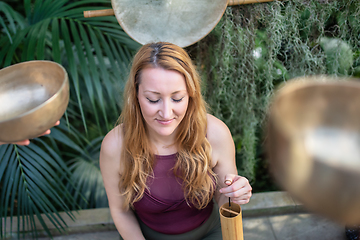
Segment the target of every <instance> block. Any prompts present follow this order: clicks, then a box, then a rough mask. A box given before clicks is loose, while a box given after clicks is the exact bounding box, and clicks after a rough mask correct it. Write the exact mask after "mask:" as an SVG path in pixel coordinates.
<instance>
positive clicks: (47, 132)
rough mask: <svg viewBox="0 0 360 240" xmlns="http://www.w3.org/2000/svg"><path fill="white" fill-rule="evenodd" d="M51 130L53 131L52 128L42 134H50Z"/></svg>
mask: <svg viewBox="0 0 360 240" xmlns="http://www.w3.org/2000/svg"><path fill="white" fill-rule="evenodd" d="M50 132H51V131H50V129H48V130H46V131H45V132H44V133H43V134H41V135H40V136H44V135H48V134H50Z"/></svg>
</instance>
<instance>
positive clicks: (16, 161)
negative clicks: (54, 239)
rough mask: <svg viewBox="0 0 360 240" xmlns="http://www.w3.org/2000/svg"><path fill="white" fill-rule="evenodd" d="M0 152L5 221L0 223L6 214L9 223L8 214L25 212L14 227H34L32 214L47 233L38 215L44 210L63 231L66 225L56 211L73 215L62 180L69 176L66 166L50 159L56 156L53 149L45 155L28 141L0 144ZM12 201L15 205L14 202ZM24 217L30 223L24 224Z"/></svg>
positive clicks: (19, 214) (2, 203)
mask: <svg viewBox="0 0 360 240" xmlns="http://www.w3.org/2000/svg"><path fill="white" fill-rule="evenodd" d="M42 143H43V144H45V143H44V142H42ZM0 152H1V153H4V155H2V158H1V159H0V160H1V161H0V170H1V173H2V174H1V175H0V179H1V186H2V189H1V206H3V207H2V208H1V210H0V213H1V218H2V219H4V220H5V223H4V224H6V216H8V215H9V216H11V218H10V222H11V223H12V216H13V215H14V213H15V212H16V215H18V217H20V216H25V215H29V217H28V218H22V221H23V222H22V224H21V223H20V222H18V228H20V227H21V226H22V227H24V226H26V225H29V224H30V226H35V222H34V221H35V218H33V217H32V216H33V215H36V217H37V219H38V220H39V221H40V223H41V224H42V226H43V228H44V229H45V230H46V231H47V233H48V234H49V235H50V236H51V233H50V231H49V230H48V227H47V226H46V224H45V222H44V219H43V217H42V216H41V213H45V215H46V217H47V218H48V219H49V220H50V221H51V222H52V223H53V225H54V226H55V227H56V228H57V229H58V230H59V231H64V227H65V226H66V224H65V222H64V221H63V220H62V218H61V217H60V215H59V214H58V211H59V210H61V211H65V212H66V213H67V214H68V215H69V217H71V218H73V215H72V214H71V212H70V209H69V207H68V203H69V202H73V199H72V196H71V193H70V192H68V191H67V189H66V187H65V184H64V183H63V179H69V170H68V169H67V167H66V165H64V164H58V163H57V162H56V161H54V158H55V159H59V156H56V154H55V153H54V152H51V153H50V154H49V153H47V152H45V151H44V150H42V149H41V148H39V147H38V146H37V145H35V144H30V145H29V146H28V147H17V146H16V145H9V146H7V145H3V146H1V147H0ZM15 199H16V200H17V201H15ZM15 202H17V206H15V205H14V203H15ZM19 219H20V218H19ZM25 219H26V221H30V222H28V223H27V224H26V223H25ZM11 229H12V226H11ZM19 230H20V229H18V231H19ZM1 237H3V235H2V236H1ZM34 237H36V236H34Z"/></svg>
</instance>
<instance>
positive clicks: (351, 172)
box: [266, 76, 360, 225]
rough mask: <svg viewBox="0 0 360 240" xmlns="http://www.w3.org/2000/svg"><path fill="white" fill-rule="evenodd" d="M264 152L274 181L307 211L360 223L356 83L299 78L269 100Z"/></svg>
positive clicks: (359, 131)
mask: <svg viewBox="0 0 360 240" xmlns="http://www.w3.org/2000/svg"><path fill="white" fill-rule="evenodd" d="M268 120H269V121H268V128H267V130H268V136H267V142H266V146H267V152H268V156H269V160H270V171H271V173H272V175H273V176H274V178H275V180H276V181H277V182H278V184H279V185H280V186H281V187H282V188H283V189H285V190H286V191H288V192H289V193H290V195H292V196H293V197H294V198H295V199H297V200H299V202H301V203H303V205H304V207H305V208H307V209H308V210H309V211H312V212H314V213H318V214H320V215H323V216H324V217H327V218H329V219H332V220H335V221H337V222H339V223H343V224H354V225H356V224H357V225H359V224H360V83H359V82H357V81H356V80H352V81H339V80H334V79H329V78H327V77H323V76H314V77H310V78H303V79H297V80H294V81H290V82H289V83H287V84H286V85H285V86H283V87H282V88H281V89H280V90H279V91H278V92H277V93H276V94H275V97H274V99H273V102H272V105H271V108H270V113H269V119H268Z"/></svg>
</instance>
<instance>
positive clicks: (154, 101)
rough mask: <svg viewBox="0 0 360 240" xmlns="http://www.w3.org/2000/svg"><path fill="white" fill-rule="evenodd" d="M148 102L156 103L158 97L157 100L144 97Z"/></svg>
mask: <svg viewBox="0 0 360 240" xmlns="http://www.w3.org/2000/svg"><path fill="white" fill-rule="evenodd" d="M146 99H147V100H148V101H149V102H150V103H157V102H159V101H160V99H158V100H151V99H149V98H146Z"/></svg>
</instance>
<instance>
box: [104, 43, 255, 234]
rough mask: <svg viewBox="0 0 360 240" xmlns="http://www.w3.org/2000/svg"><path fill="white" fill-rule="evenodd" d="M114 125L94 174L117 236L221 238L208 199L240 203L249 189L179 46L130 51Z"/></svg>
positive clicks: (227, 133)
mask: <svg viewBox="0 0 360 240" xmlns="http://www.w3.org/2000/svg"><path fill="white" fill-rule="evenodd" d="M119 120H120V124H119V125H117V126H116V127H115V128H114V129H113V130H111V131H110V132H109V133H108V134H107V135H106V136H105V138H104V140H103V143H102V146H101V152H100V168H101V172H102V176H103V180H104V185H105V189H106V193H107V196H108V200H109V207H110V211H111V215H112V218H113V220H114V223H115V225H116V228H117V229H118V231H119V233H120V235H121V236H122V238H123V239H131V240H136V239H156V240H161V239H166V240H172V239H187V240H190V239H222V237H221V228H220V220H219V215H218V210H217V208H216V207H214V204H213V201H212V199H213V198H214V199H215V200H216V202H217V203H218V205H220V206H221V205H222V204H224V203H226V202H227V201H228V199H229V198H231V201H232V202H234V203H237V204H245V203H248V202H249V199H250V197H251V186H250V185H249V182H248V180H247V179H246V178H244V177H241V176H238V175H237V169H236V165H235V147H234V143H233V140H232V137H231V134H230V131H229V129H228V128H227V127H226V125H225V124H224V123H223V122H222V121H220V120H219V119H217V118H215V117H214V116H212V115H210V114H207V113H206V104H205V102H204V100H203V98H202V96H201V89H200V79H199V76H198V74H197V72H196V70H195V67H194V66H193V64H192V62H191V59H190V58H189V56H188V54H187V53H186V52H185V51H184V50H183V49H182V48H180V47H178V46H176V45H173V44H170V43H164V42H159V43H152V44H147V45H145V46H143V47H142V48H141V49H140V50H139V51H138V53H137V54H136V55H135V57H134V60H133V64H132V68H131V72H130V76H129V79H128V82H127V85H126V88H125V92H124V108H123V110H122V114H121V116H120V119H119ZM225 182H226V184H225ZM228 185H229V186H228Z"/></svg>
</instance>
